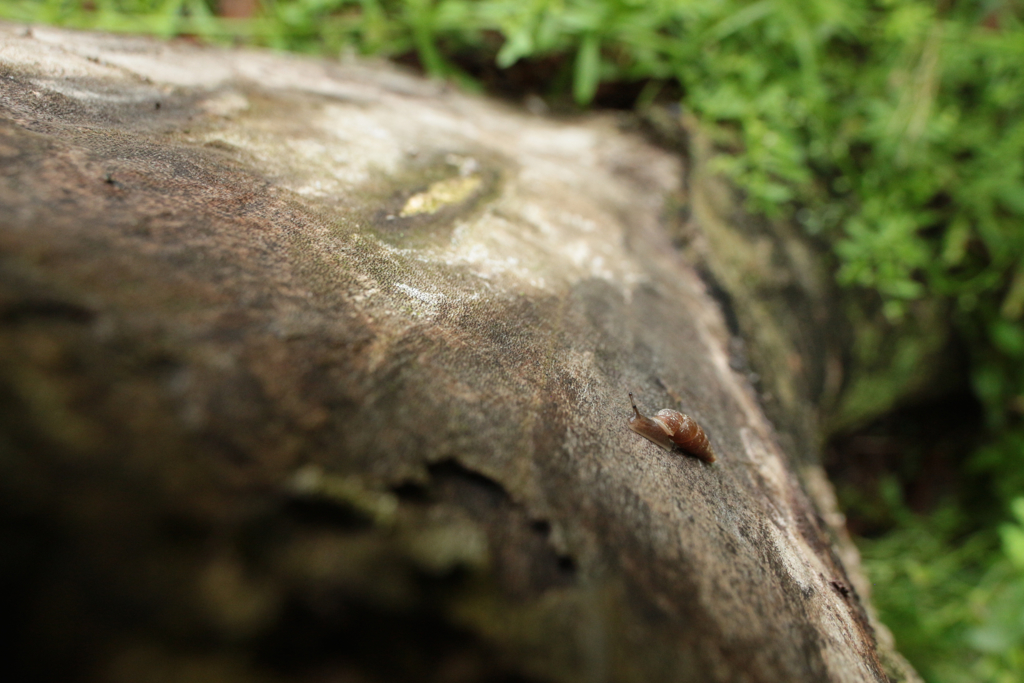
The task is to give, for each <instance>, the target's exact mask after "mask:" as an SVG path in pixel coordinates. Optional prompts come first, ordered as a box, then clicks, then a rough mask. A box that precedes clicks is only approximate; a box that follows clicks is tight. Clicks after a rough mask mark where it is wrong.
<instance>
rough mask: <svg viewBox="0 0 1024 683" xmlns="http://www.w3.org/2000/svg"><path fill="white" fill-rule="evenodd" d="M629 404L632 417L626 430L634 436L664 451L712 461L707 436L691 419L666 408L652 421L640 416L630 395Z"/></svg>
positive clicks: (712, 454) (712, 456)
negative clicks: (680, 452)
mask: <svg viewBox="0 0 1024 683" xmlns="http://www.w3.org/2000/svg"><path fill="white" fill-rule="evenodd" d="M629 402H630V403H632V404H633V412H634V413H635V414H634V416H633V417H631V418H629V428H630V429H632V430H633V431H634V432H636V433H637V434H639V435H640V436H642V437H644V438H645V439H647V440H649V441H653V442H654V443H656V444H658V445H659V446H661V447H662V448H664V449H665V450H667V451H671V450H673V449H678V450H681V451H683V452H684V453H689V454H690V455H692V456H695V457H697V458H700V459H701V460H703V461H704V462H714V461H715V451H714V450H713V449H712V448H711V442H710V441H708V435H707V434H705V433H704V430H703V429H701V428H700V425H699V424H697V422H696V420H694V419H693V418H692V417H690V416H689V415H684V414H683V413H680V412H677V411H675V410H669V409H668V408H662V409H661V410H659V411H658V412H657V413H655V414H654V417H647V416H646V415H641V414H640V409H639V408H637V407H636V401H635V400H633V394H632V393H630V395H629Z"/></svg>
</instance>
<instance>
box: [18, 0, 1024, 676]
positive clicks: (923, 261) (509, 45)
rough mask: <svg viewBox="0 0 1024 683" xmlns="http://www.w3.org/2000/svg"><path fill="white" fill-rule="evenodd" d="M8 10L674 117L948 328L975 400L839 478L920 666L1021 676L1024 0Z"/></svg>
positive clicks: (875, 437) (351, 1)
mask: <svg viewBox="0 0 1024 683" xmlns="http://www.w3.org/2000/svg"><path fill="white" fill-rule="evenodd" d="M0 17H3V18H7V19H13V20H19V21H27V22H43V23H52V24H60V25H64V26H72V27H78V28H94V29H102V30H113V31H133V32H146V33H153V34H156V35H161V36H167V37H170V36H183V35H184V36H192V37H195V38H199V39H202V40H207V41H212V42H231V43H245V44H255V45H265V46H270V47H273V48H277V49H286V50H294V51H299V52H307V53H318V54H328V55H334V56H337V55H343V54H352V53H355V54H364V55H376V56H384V57H388V58H392V59H396V60H399V61H403V62H405V63H411V64H415V65H417V66H418V67H420V68H422V69H423V70H425V71H426V72H427V73H429V74H431V75H434V76H437V77H442V78H448V79H452V80H454V81H457V82H458V83H459V84H460V85H462V86H463V87H466V88H471V89H476V90H485V91H488V92H492V93H497V94H501V95H504V96H512V97H526V96H532V97H535V98H536V97H540V98H542V99H543V101H545V102H547V103H548V105H549V106H551V107H554V108H556V109H557V108H562V109H564V108H565V107H567V106H568V107H587V106H613V107H618V108H636V109H638V110H643V109H644V108H645V107H649V106H651V105H652V104H655V103H665V102H672V103H674V106H676V107H681V110H680V111H682V112H685V113H686V115H692V116H693V117H695V118H696V119H697V120H698V121H700V123H701V125H702V126H703V127H705V129H706V130H708V131H711V133H712V137H713V139H714V140H715V142H716V144H717V145H718V146H719V148H720V149H722V150H724V151H726V152H727V153H726V154H723V155H721V156H720V157H718V160H717V162H716V163H717V164H718V170H719V171H721V172H722V173H724V174H726V175H728V176H729V177H730V178H731V179H732V180H733V181H734V182H735V183H736V184H737V185H738V186H739V187H740V188H742V189H743V190H744V192H745V195H746V197H747V202H748V208H749V209H750V210H752V211H754V212H758V213H761V214H764V215H766V216H767V217H769V218H771V219H774V220H792V221H796V222H797V223H799V224H800V225H801V226H802V228H803V229H804V230H805V231H806V233H807V234H808V235H809V236H810V237H811V238H812V239H813V240H815V241H816V242H817V243H819V244H822V245H825V246H826V248H827V250H828V252H830V253H831V254H832V258H834V261H835V264H836V272H837V276H836V277H837V280H838V282H839V284H841V285H843V286H845V287H847V288H849V289H851V290H854V291H857V292H859V295H860V296H862V297H867V298H868V299H869V300H871V301H874V302H876V304H877V306H876V308H877V310H878V311H879V313H880V315H881V317H882V319H883V320H884V323H885V326H884V327H885V334H888V335H896V336H899V335H901V334H903V335H908V334H909V335H910V336H911V337H912V336H913V335H914V334H918V332H917V331H916V328H913V326H911V325H910V324H909V322H908V321H909V320H911V318H912V312H913V311H914V309H915V306H919V305H922V304H930V305H934V306H938V307H939V310H941V311H942V312H943V316H942V318H943V324H946V325H949V326H951V327H952V329H953V330H954V332H955V337H956V339H957V340H958V344H957V346H958V348H959V349H962V354H963V356H964V361H965V362H964V363H963V367H964V368H965V369H964V371H963V374H964V377H963V378H962V380H963V385H964V386H968V387H969V390H968V392H967V393H968V394H970V395H969V396H967V397H966V398H964V397H960V398H954V399H952V400H946V401H944V402H940V403H937V404H932V405H924V406H922V407H919V408H917V409H914V408H911V409H909V410H905V411H903V412H900V410H898V409H897V410H895V411H893V410H892V408H893V406H891V405H879V406H876V408H877V410H876V411H875V412H876V413H877V412H880V411H888V413H887V415H885V416H883V417H881V418H877V415H876V418H877V419H875V421H874V422H873V423H872V422H870V421H867V423H865V424H861V425H859V428H860V431H859V432H856V436H854V437H851V438H853V439H854V441H853V442H852V443H855V447H853V448H849V447H848V445H849V443H851V442H850V441H847V442H845V443H846V444H847V446H843V447H839V451H840V455H845V456H849V455H850V454H851V453H852V454H854V455H857V454H860V455H861V456H864V457H863V458H862V459H861V460H858V459H857V458H854V459H853V460H854V461H853V462H850V458H849V457H847V458H846V459H845V461H844V463H843V465H841V466H839V467H838V468H833V469H837V470H838V471H837V472H834V473H833V474H834V475H838V476H837V477H836V478H837V487H838V489H839V494H840V499H841V502H842V503H843V505H844V507H845V508H846V510H847V512H848V515H849V518H850V520H851V529H852V530H853V531H854V532H855V534H859V535H858V537H857V541H858V544H859V546H860V548H861V551H862V553H863V556H864V562H865V567H866V570H867V572H868V575H869V577H870V578H871V580H872V582H873V584H874V595H873V600H874V602H875V605H876V606H877V608H878V609H879V611H880V613H881V616H882V619H883V620H884V621H885V622H886V623H887V624H888V625H889V626H890V628H892V630H893V632H894V634H895V636H896V640H897V645H898V647H899V648H900V650H901V651H902V652H903V654H904V655H906V656H907V657H908V659H910V660H911V662H912V663H913V664H914V665H915V667H916V668H917V669H918V670H919V671H920V672H921V674H922V675H923V676H924V677H925V678H926V680H928V681H930V682H932V683H959V682H961V681H963V682H967V681H971V682H978V681H997V682H1000V683H1010V682H1011V681H1024V420H1022V416H1024V2H1022V1H1021V0H937V1H933V2H922V1H918V0H803V1H798V0H220V1H219V2H217V0H0ZM867 347H868V348H867V349H866V350H864V349H861V351H858V353H860V352H863V354H866V356H870V355H871V353H873V352H874V351H873V350H872V348H871V347H872V345H871V344H868V345H867ZM876 350H877V349H876ZM898 355H899V354H897V356H898ZM862 360H863V359H862ZM888 362H891V363H897V362H904V363H906V362H910V363H913V362H914V358H913V357H911V358H910V360H909V361H908V360H907V358H903V360H902V361H901V360H900V359H899V358H898V357H897V358H895V360H890V361H888ZM889 369H890V370H892V371H893V373H894V374H893V376H895V377H901V376H903V375H901V374H900V373H899V372H897V370H898V368H889ZM952 384H956V382H955V381H954V382H953V383H952ZM897 393H899V392H898V391H897ZM868 394H870V392H868ZM869 402H870V400H869ZM915 410H917V413H915V412H914V411H915ZM922 411H923V412H924V413H926V414H927V416H925V417H922V415H921V414H920V413H921V412H922ZM871 412H872V410H871V407H870V406H868V407H867V409H862V410H860V412H859V413H858V414H859V415H860V416H861V421H862V422H864V416H867V415H871ZM855 423H856V420H853V421H852V422H850V421H847V423H845V425H844V428H845V429H847V430H849V429H852V428H853V427H857V425H856V424H855ZM915 429H917V430H918V431H915ZM857 439H860V443H861V445H862V446H864V444H867V446H865V447H862V448H858V447H856V440H857ZM936 449H938V450H939V451H942V452H943V453H944V454H945V455H944V456H943V457H942V458H940V459H939V460H938V461H937V460H936V459H935V458H934V457H931V456H929V453H934V452H936ZM865 454H866V455H865ZM937 463H938V464H937ZM858 468H859V469H858ZM936 469H941V470H942V471H943V472H944V473H945V474H944V478H943V485H942V486H940V487H938V488H937V489H936V488H935V487H932V488H933V495H931V496H929V497H927V498H928V500H926V501H925V502H923V503H922V502H921V501H920V500H918V501H916V502H915V500H914V495H913V494H914V492H915V491H916V490H919V489H920V484H921V482H922V481H926V480H928V479H929V477H931V478H932V479H934V476H935V471H936ZM848 470H853V471H857V472H859V475H857V476H843V475H844V472H845V471H848ZM865 471H867V473H868V474H867V475H865ZM936 491H937V492H936Z"/></svg>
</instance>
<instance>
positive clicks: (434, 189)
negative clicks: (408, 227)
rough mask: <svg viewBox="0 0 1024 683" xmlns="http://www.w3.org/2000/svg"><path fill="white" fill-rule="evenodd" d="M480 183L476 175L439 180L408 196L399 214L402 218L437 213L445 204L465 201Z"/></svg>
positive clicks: (481, 182) (481, 181) (480, 180)
mask: <svg viewBox="0 0 1024 683" xmlns="http://www.w3.org/2000/svg"><path fill="white" fill-rule="evenodd" d="M481 184H483V180H482V179H481V178H480V176H478V175H471V176H466V177H465V178H461V177H460V178H448V179H447V180H439V181H438V182H436V183H434V184H432V185H431V186H430V187H428V188H427V190H426V191H425V192H418V193H416V194H414V195H413V196H411V197H409V201H407V202H406V203H405V206H404V207H402V213H401V214H400V215H401V216H402V218H406V217H408V216H418V215H420V214H424V213H437V212H438V211H439V210H441V209H443V208H444V207H446V206H451V205H453V204H460V203H462V202H464V201H466V200H467V199H469V198H470V197H471V196H473V193H474V192H476V191H477V189H479V187H480V185H481Z"/></svg>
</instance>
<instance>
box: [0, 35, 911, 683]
mask: <svg viewBox="0 0 1024 683" xmlns="http://www.w3.org/2000/svg"><path fill="white" fill-rule="evenodd" d="M0 79H2V80H0V321H2V325H0V402H2V405H3V410H2V412H0V420H2V422H0V456H2V457H0V466H2V476H0V485H2V487H3V488H2V491H3V498H2V506H0V509H2V516H0V529H2V533H3V536H2V538H3V544H4V547H5V549H6V550H7V557H8V559H6V560H5V561H4V564H3V577H4V579H5V582H4V585H5V592H6V596H5V602H6V604H7V606H8V607H7V609H5V610H4V614H6V615H9V616H8V618H9V619H10V620H11V621H13V622H14V624H15V626H16V631H17V633H18V637H17V638H16V639H15V640H14V641H13V642H12V645H13V648H14V650H13V652H12V657H14V659H13V660H12V661H14V662H16V663H17V664H18V665H20V666H21V667H22V669H23V671H24V673H25V680H50V679H59V680H84V681H185V680H189V681H193V680H199V679H203V680H211V681H213V680H217V681H307V680H308V681H317V680H343V681H389V680H402V681H409V680H419V681H438V682H441V681H452V682H462V681H559V682H561V681H565V682H574V681H587V682H590V681H645V682H649V681H661V680H665V681H750V682H755V681H765V682H775V681H789V682H798V681H808V682H812V681H813V682H814V683H818V682H820V681H889V680H893V679H906V678H913V676H914V674H913V672H912V671H911V670H910V669H909V668H906V667H905V666H904V665H902V664H901V661H900V659H899V657H898V655H896V654H895V652H894V651H893V650H892V647H891V643H888V642H885V641H884V640H883V641H882V642H881V644H880V643H879V641H878V640H877V639H876V636H875V631H874V630H873V628H872V625H871V623H870V620H869V617H868V614H867V612H866V609H865V604H866V603H865V602H864V601H863V599H862V597H861V596H860V594H859V592H858V590H857V587H856V584H857V581H858V580H859V579H858V577H857V575H856V568H855V567H853V566H850V567H848V568H847V569H844V565H843V562H841V561H840V555H841V554H843V553H847V554H848V549H847V550H844V549H843V547H842V530H841V528H839V527H841V524H842V520H841V517H840V516H839V515H837V513H836V512H835V509H834V502H830V501H829V500H828V494H829V489H828V485H827V482H825V480H824V477H823V475H821V473H820V469H818V468H816V467H814V466H805V465H801V466H800V467H799V468H798V467H797V465H796V464H795V462H796V461H795V460H793V459H792V458H790V457H787V454H786V453H785V452H783V449H782V448H780V446H779V441H778V439H777V435H776V434H775V432H774V431H773V427H772V424H771V423H770V422H769V420H768V419H767V418H766V417H765V415H764V412H763V411H762V408H761V407H760V405H759V403H758V400H757V397H756V394H755V392H754V391H753V390H752V387H751V386H750V383H749V381H748V379H747V376H746V374H745V373H744V372H742V371H739V370H737V369H735V368H739V367H741V366H742V362H741V360H740V359H737V357H736V355H735V353H732V354H731V353H730V348H733V349H734V351H735V345H731V341H732V335H731V334H730V332H729V330H728V329H727V326H726V324H725V323H724V321H723V317H722V314H721V311H720V310H719V308H718V306H717V304H716V302H715V300H714V298H713V297H711V296H710V295H709V293H708V291H707V288H706V287H705V284H704V283H703V282H702V281H701V279H700V278H699V277H698V276H697V274H696V273H695V270H694V268H693V267H692V266H691V265H689V264H687V263H686V262H685V261H684V260H683V259H682V258H681V257H680V255H679V253H678V252H677V251H676V250H675V249H674V248H673V246H672V244H671V242H670V240H669V238H668V236H667V234H668V233H667V230H666V223H668V222H671V221H672V220H674V217H673V216H674V213H673V208H672V207H673V206H676V205H678V204H680V203H683V202H685V201H686V197H685V192H686V188H685V186H684V183H683V168H682V162H681V161H680V160H679V159H678V158H677V157H675V156H673V155H672V154H670V153H668V152H666V151H664V150H662V149H659V148H656V147H654V146H652V145H651V144H650V143H648V142H646V141H644V140H643V139H641V138H640V137H638V136H636V135H634V134H632V133H629V132H624V131H622V130H620V129H619V127H618V126H617V123H616V119H615V118H614V117H610V116H587V117H579V118H573V119H571V120H554V119H552V118H544V117H540V116H534V115H530V114H529V113H526V112H525V111H520V110H517V109H515V108H512V107H510V106H509V105H505V104H501V103H496V102H493V101H488V100H486V99H482V98H478V97H473V96H469V95H465V94H461V93H459V92H456V91H453V90H451V89H449V88H448V87H446V86H445V85H443V84H439V83H436V82H429V81H426V80H423V79H420V78H417V77H414V76H410V75H407V74H404V73H401V72H399V71H396V70H395V69H393V68H390V67H386V66H383V65H373V64H367V63H351V64H350V63H332V62H326V61H315V60H310V59H300V58H293V57H286V56H281V55H272V54H267V53H262V52H255V51H242V50H221V49H212V48H205V47H200V46H196V45H193V44H189V43H187V42H176V43H160V42H157V41H154V40H149V39H139V38H131V37H121V36H110V35H97V34H89V33H76V32H70V31H62V30H55V29H45V28H32V29H27V28H25V27H22V26H16V25H12V24H2V25H0ZM630 391H632V392H634V393H635V394H636V395H637V398H638V400H639V402H640V404H641V406H642V407H643V408H644V409H645V410H646V411H647V412H649V413H650V412H653V411H655V410H657V409H659V408H665V407H668V408H673V409H675V410H680V411H683V412H685V413H687V414H689V415H691V416H693V417H694V418H695V419H696V420H697V421H698V422H699V423H700V424H701V425H702V426H703V428H704V430H705V431H706V432H707V434H708V435H709V437H710V441H711V444H712V446H713V447H714V449H715V451H716V453H717V454H718V460H717V461H716V462H715V463H714V464H708V463H705V462H702V461H700V460H698V459H696V458H693V457H690V456H688V455H686V454H683V453H678V452H668V451H665V450H662V449H660V448H658V447H657V446H656V445H655V444H653V443H651V442H649V441H646V440H645V439H643V438H641V437H639V436H638V435H636V434H634V433H633V432H631V431H630V430H629V429H628V428H627V418H628V417H629V416H630V414H631V410H630V405H629V400H628V397H627V393H628V392H630ZM808 491H810V493H811V494H813V495H810V496H809V495H808ZM849 556H850V557H853V558H854V560H855V555H849ZM848 570H849V571H848Z"/></svg>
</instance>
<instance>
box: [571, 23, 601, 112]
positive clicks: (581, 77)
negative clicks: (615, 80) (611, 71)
mask: <svg viewBox="0 0 1024 683" xmlns="http://www.w3.org/2000/svg"><path fill="white" fill-rule="evenodd" d="M600 48H601V43H600V41H599V40H598V38H597V35H596V34H593V33H590V34H587V36H586V37H585V38H584V39H583V41H582V42H581V43H580V47H579V50H578V51H577V52H576V69H575V71H574V72H573V81H572V94H573V97H574V98H575V100H576V103H577V104H579V105H585V104H590V102H591V100H593V99H594V94H595V93H596V92H597V84H598V80H599V78H600V69H601V51H600Z"/></svg>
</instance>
